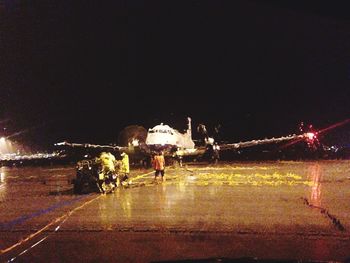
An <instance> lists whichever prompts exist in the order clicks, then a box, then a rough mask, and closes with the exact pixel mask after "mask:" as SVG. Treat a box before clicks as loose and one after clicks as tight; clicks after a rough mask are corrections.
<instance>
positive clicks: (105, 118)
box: [0, 0, 350, 145]
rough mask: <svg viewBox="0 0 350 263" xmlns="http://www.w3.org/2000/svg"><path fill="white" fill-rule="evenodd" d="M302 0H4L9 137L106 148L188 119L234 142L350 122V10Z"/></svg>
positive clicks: (2, 115)
mask: <svg viewBox="0 0 350 263" xmlns="http://www.w3.org/2000/svg"><path fill="white" fill-rule="evenodd" d="M280 2H283V3H280ZM303 2H306V1H300V3H299V2H297V1H252V0H251V1H250V0H237V1H218V0H215V1H132V0H130V1H111V0H107V1H90V0H85V1H80V0H75V1H62V0H60V1H58V0H57V1H56V0H46V1H20V0H5V1H4V0H2V1H0V10H1V11H0V16H1V21H0V27H1V28H0V29H1V30H0V32H1V33H0V92H1V93H0V94H1V95H0V120H1V123H0V125H2V127H6V128H7V129H6V130H5V131H3V133H5V135H9V134H12V133H14V132H18V131H25V132H24V133H23V134H21V135H18V140H22V141H25V140H27V142H28V143H30V144H42V145H45V144H52V143H53V142H57V141H61V140H63V139H67V140H74V141H78V142H91V143H107V142H113V141H115V140H116V138H117V136H118V133H119V132H120V131H121V130H122V129H123V128H124V127H125V126H127V125H132V124H139V125H142V126H144V127H146V128H148V127H152V126H154V125H156V124H158V123H159V122H165V123H168V124H169V125H171V126H173V127H174V128H177V129H180V130H181V129H184V128H185V127H186V117H187V116H191V117H192V120H193V125H194V126H196V125H197V124H198V123H206V124H207V127H208V128H209V129H210V127H213V126H214V125H216V124H218V123H220V124H221V125H222V133H223V134H222V135H223V137H224V138H225V139H227V140H229V141H232V142H235V141H239V140H245V139H252V138H264V137H270V136H280V135H287V134H290V133H294V132H296V131H297V126H298V124H299V122H300V121H304V122H307V123H312V124H314V126H316V127H319V128H324V127H327V126H328V125H331V124H333V123H336V122H339V121H342V120H344V119H347V118H349V116H350V107H349V98H350V86H349V84H350V19H349V16H348V14H347V12H346V10H347V9H346V5H345V4H342V3H343V2H336V3H333V2H331V1H329V3H328V4H327V3H326V2H323V1H322V3H319V1H307V2H308V4H305V3H303ZM344 129H345V131H344ZM346 129H348V130H350V126H347V127H343V134H342V135H341V140H342V142H344V141H345V142H347V143H350V133H349V132H347V130H346ZM0 131H1V130H0ZM347 135H349V138H348V139H347V137H346V136H347Z"/></svg>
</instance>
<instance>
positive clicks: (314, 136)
mask: <svg viewBox="0 0 350 263" xmlns="http://www.w3.org/2000/svg"><path fill="white" fill-rule="evenodd" d="M306 137H307V138H308V139H309V140H313V139H315V138H316V134H315V133H313V132H307V133H306Z"/></svg>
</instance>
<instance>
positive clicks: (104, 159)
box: [100, 152, 115, 172]
mask: <svg viewBox="0 0 350 263" xmlns="http://www.w3.org/2000/svg"><path fill="white" fill-rule="evenodd" d="M100 160H101V164H102V170H103V171H104V172H107V171H111V172H114V171H115V166H114V163H115V157H114V155H113V154H111V153H106V152H103V153H101V155H100Z"/></svg>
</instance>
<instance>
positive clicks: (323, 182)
mask: <svg viewBox="0 0 350 263" xmlns="http://www.w3.org/2000/svg"><path fill="white" fill-rule="evenodd" d="M74 175H75V168H74V167H69V166H57V167H54V166H48V167H22V168H16V167H13V168H9V167H2V168H1V170H0V262H7V261H9V260H12V261H14V262H169V261H175V262H176V261H181V260H193V262H202V261H199V260H200V259H202V260H204V259H212V261H210V260H208V261H205V262H218V260H214V259H221V261H223V259H231V260H232V262H241V261H239V259H240V260H242V259H246V258H248V259H252V260H253V259H254V260H271V261H274V262H275V261H277V260H279V261H288V260H293V261H294V260H295V261H305V262H309V261H311V262H313V261H316V262H317V261H341V262H343V261H346V260H347V259H350V234H349V233H350V162H349V161H320V162H261V163H258V162H256V163H255V162H244V163H240V162H231V163H219V164H218V165H208V164H187V165H185V166H184V167H182V168H170V167H169V168H167V170H166V181H165V182H161V181H157V182H155V181H154V177H153V172H152V170H140V169H132V171H131V180H132V184H131V185H130V187H128V188H120V189H117V190H116V192H115V193H112V194H108V195H100V194H97V193H91V194H86V195H74V194H73V191H72V185H71V183H70V180H71V179H72V178H74ZM188 262H189V261H188ZM191 262H192V261H191Z"/></svg>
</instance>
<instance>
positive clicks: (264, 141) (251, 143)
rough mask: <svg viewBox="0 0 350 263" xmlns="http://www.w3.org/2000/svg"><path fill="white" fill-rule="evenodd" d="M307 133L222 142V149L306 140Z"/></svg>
mask: <svg viewBox="0 0 350 263" xmlns="http://www.w3.org/2000/svg"><path fill="white" fill-rule="evenodd" d="M307 138H308V136H307V134H306V133H305V134H300V135H296V134H293V135H288V136H282V137H278V138H274V137H273V138H269V139H261V140H251V141H245V142H237V143H228V144H220V145H219V146H220V150H233V149H239V148H246V147H251V146H256V145H262V144H269V143H280V142H285V141H293V140H304V139H307Z"/></svg>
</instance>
